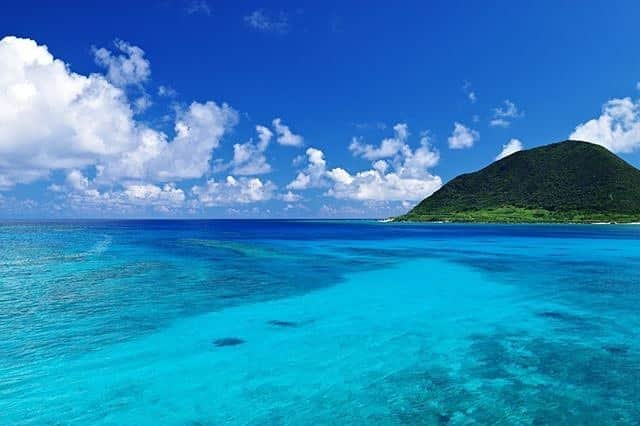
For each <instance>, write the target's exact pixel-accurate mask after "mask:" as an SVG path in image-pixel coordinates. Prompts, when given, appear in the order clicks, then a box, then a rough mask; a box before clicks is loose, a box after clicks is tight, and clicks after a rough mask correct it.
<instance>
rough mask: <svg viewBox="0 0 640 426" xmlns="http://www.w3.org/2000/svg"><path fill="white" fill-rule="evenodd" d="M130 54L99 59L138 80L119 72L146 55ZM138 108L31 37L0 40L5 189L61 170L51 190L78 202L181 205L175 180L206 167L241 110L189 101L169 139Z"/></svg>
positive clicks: (0, 152) (1, 179)
mask: <svg viewBox="0 0 640 426" xmlns="http://www.w3.org/2000/svg"><path fill="white" fill-rule="evenodd" d="M123 49H125V50H127V49H128V47H126V46H125V47H123ZM127 51H128V52H130V53H131V54H130V55H129V56H127V57H126V58H121V59H118V58H115V57H114V56H113V55H111V54H110V53H109V55H106V56H105V55H103V56H101V57H102V58H103V59H104V58H110V59H108V61H111V62H109V63H110V64H111V67H110V68H109V72H111V73H112V74H113V76H112V77H111V78H112V79H113V80H114V81H118V84H133V83H134V82H139V81H142V80H143V79H144V78H143V76H144V75H146V71H141V69H142V70H144V69H148V68H144V67H142V68H140V67H138V66H137V65H136V66H133V65H132V67H133V68H131V67H128V66H125V65H122V67H121V68H122V69H120V68H118V70H117V71H115V70H116V68H117V67H116V68H114V66H115V65H114V64H116V63H120V62H126V61H127V60H130V59H131V57H136V55H137V57H138V58H142V53H141V51H140V52H138V53H136V52H137V50H135V49H134V50H133V51H129V50H127ZM105 61H107V59H105ZM136 67H137V68H136ZM125 69H127V70H129V71H126V72H125V71H123V70H125ZM114 76H116V77H114ZM134 108H135V101H134V102H133V103H130V102H129V101H128V99H127V97H126V95H125V93H124V91H123V89H122V88H120V87H117V86H115V85H114V84H112V83H111V82H109V81H108V80H107V79H106V78H105V77H104V76H102V75H100V74H90V75H88V76H85V75H81V74H77V73H74V72H72V71H71V70H70V69H69V67H68V66H67V65H66V64H65V63H64V62H63V61H61V60H59V59H55V58H54V57H53V56H52V55H51V54H50V53H49V51H48V49H47V47H46V46H43V45H38V44H37V43H36V42H35V41H33V40H29V39H21V38H16V37H5V38H3V39H1V40H0V189H9V188H11V187H12V186H14V185H15V184H19V183H30V182H33V181H35V180H38V179H43V178H47V177H48V176H49V175H50V174H51V172H53V171H62V172H63V173H65V174H66V176H67V177H66V181H65V183H64V186H63V185H60V184H53V185H51V186H50V188H51V189H52V190H53V191H57V192H56V194H58V195H56V196H57V197H63V196H65V195H64V194H68V201H69V202H70V203H71V204H73V205H75V206H82V205H85V206H87V207H91V206H100V208H103V207H104V208H107V207H108V206H109V205H110V206H111V207H110V208H125V207H126V206H138V205H139V206H144V205H151V206H154V207H157V208H160V207H161V204H162V203H165V204H166V205H165V207H164V208H174V207H176V206H178V205H181V204H182V203H183V201H184V200H185V196H184V192H183V191H182V189H180V188H178V187H176V186H175V183H174V182H176V181H180V180H182V179H196V178H200V177H202V176H204V175H205V174H207V173H208V172H209V169H210V167H209V163H210V160H211V153H212V151H213V150H214V149H216V148H217V147H218V146H219V144H220V140H221V138H222V137H223V135H224V134H225V133H227V132H228V131H229V130H230V129H231V128H232V127H233V126H234V125H235V124H236V122H237V120H238V113H237V112H236V111H235V110H233V109H232V108H231V107H230V106H228V105H226V104H222V105H218V104H216V103H214V102H204V103H199V102H193V103H191V104H190V105H189V106H188V107H186V108H185V109H181V110H178V111H177V112H176V119H175V126H174V131H175V135H174V136H171V137H170V136H168V135H166V134H165V133H164V132H161V131H158V130H155V129H153V128H151V127H149V126H148V125H146V124H145V123H143V122H139V121H137V120H136V119H135V118H134ZM36 124H37V125H36ZM261 143H263V142H262V140H261V142H259V143H258V144H261ZM87 170H95V178H93V179H88V178H87V177H86V175H85V174H84V172H85V171H87ZM92 174H93V173H92ZM103 186H105V187H107V188H108V190H103V189H102V188H101V187H103ZM83 203H85V204H83ZM109 203H111V204H109Z"/></svg>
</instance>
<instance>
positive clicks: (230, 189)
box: [191, 176, 277, 207]
mask: <svg viewBox="0 0 640 426" xmlns="http://www.w3.org/2000/svg"><path fill="white" fill-rule="evenodd" d="M276 189H277V187H276V185H275V184H274V183H273V182H271V181H266V182H262V181H261V180H260V179H258V178H248V177H240V178H234V177H233V176H227V178H226V180H225V181H220V182H217V181H215V180H214V179H210V180H208V181H207V182H206V184H205V185H202V186H198V185H196V186H194V187H193V188H192V190H191V192H192V193H193V194H194V195H195V196H196V197H197V199H198V201H199V202H200V203H201V204H202V205H203V206H205V207H212V206H219V205H225V204H237V203H240V204H246V203H255V202H260V201H266V200H269V199H271V198H273V194H274V192H275V190H276Z"/></svg>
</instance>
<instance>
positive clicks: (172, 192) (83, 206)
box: [50, 173, 186, 214]
mask: <svg viewBox="0 0 640 426" xmlns="http://www.w3.org/2000/svg"><path fill="white" fill-rule="evenodd" d="M74 175H75V177H74ZM75 178H78V179H80V182H81V184H80V185H76V184H75V183H74V179H75ZM67 184H68V185H69V186H68V187H67V188H60V187H58V186H57V185H52V187H51V188H50V189H52V190H54V191H55V192H59V193H60V194H61V197H63V198H62V200H63V201H64V202H65V204H66V205H67V206H69V207H71V208H72V209H76V210H80V211H100V212H116V213H119V214H123V213H127V212H133V211H135V210H136V209H139V208H146V207H152V208H154V209H155V210H157V211H160V212H168V211H172V210H175V209H180V208H182V207H183V206H184V204H185V200H186V196H185V193H184V191H183V190H182V189H180V188H177V187H176V186H175V184H173V183H167V184H164V185H162V186H158V185H154V184H129V185H125V186H124V188H123V189H122V190H113V189H112V190H108V191H100V190H99V189H98V188H96V187H95V186H93V185H92V184H91V183H90V182H89V181H88V180H86V178H84V177H82V176H81V175H78V174H75V173H70V174H69V175H68V176H67Z"/></svg>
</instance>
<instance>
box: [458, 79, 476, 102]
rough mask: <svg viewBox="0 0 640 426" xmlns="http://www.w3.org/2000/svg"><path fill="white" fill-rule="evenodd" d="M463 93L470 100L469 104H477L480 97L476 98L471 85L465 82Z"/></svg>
mask: <svg viewBox="0 0 640 426" xmlns="http://www.w3.org/2000/svg"><path fill="white" fill-rule="evenodd" d="M462 91H463V92H464V93H465V95H467V99H469V102H471V103H472V104H475V103H476V101H477V100H478V97H477V96H476V92H475V91H474V90H473V88H472V87H471V83H469V82H468V81H465V82H464V83H463V84H462Z"/></svg>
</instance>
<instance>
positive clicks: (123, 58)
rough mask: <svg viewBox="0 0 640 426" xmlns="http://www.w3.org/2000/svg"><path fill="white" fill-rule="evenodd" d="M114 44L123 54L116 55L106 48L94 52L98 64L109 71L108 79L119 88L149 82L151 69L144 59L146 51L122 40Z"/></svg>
mask: <svg viewBox="0 0 640 426" xmlns="http://www.w3.org/2000/svg"><path fill="white" fill-rule="evenodd" d="M114 44H115V47H116V48H117V49H118V50H119V51H120V53H121V54H119V55H118V54H114V53H112V52H111V51H109V50H107V49H105V48H104V47H101V48H100V49H94V51H93V54H94V57H95V60H96V63H97V64H98V65H100V66H103V67H105V68H106V69H107V79H108V80H109V81H110V82H111V83H112V84H114V85H116V86H118V87H124V86H127V85H131V84H140V83H143V82H145V81H146V80H148V79H149V76H150V75H151V67H150V65H149V61H148V60H147V59H146V58H145V57H144V50H142V49H140V48H139V47H138V46H133V45H131V44H129V43H127V42H126V41H122V40H116V41H115V42H114Z"/></svg>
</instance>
